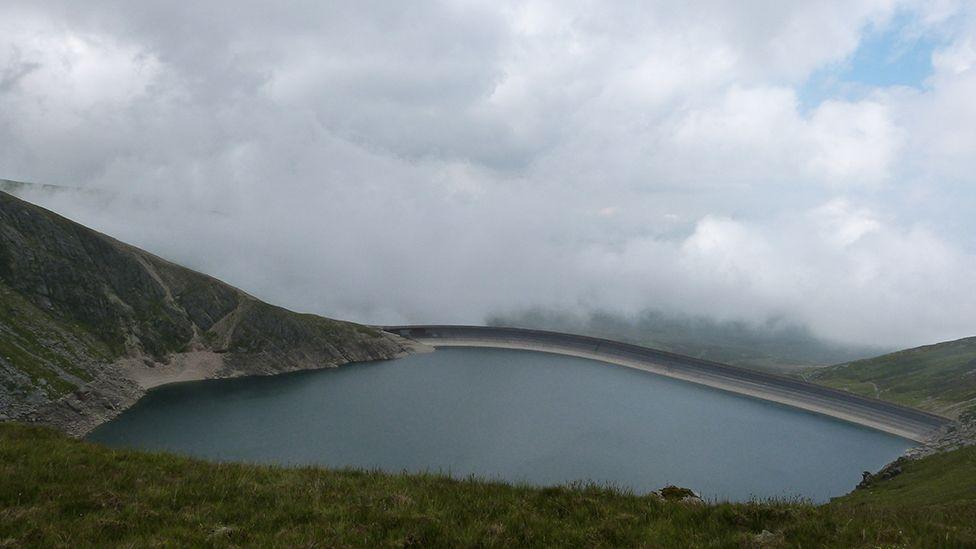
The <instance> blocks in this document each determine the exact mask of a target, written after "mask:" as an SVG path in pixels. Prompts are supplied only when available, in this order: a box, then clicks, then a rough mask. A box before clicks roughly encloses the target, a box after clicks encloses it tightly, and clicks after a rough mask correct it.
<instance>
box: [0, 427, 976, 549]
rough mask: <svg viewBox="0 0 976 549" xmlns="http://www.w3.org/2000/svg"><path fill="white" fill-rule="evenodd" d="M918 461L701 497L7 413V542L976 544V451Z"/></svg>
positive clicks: (2, 517)
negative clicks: (344, 457)
mask: <svg viewBox="0 0 976 549" xmlns="http://www.w3.org/2000/svg"><path fill="white" fill-rule="evenodd" d="M904 469H905V470H904V473H902V475H900V476H898V477H895V479H893V480H890V481H880V482H878V483H877V484H875V485H874V486H873V487H872V488H871V489H869V490H861V491H858V492H857V493H855V494H853V495H851V496H848V497H846V498H842V499H840V500H835V501H834V502H833V503H831V504H828V505H822V506H812V505H807V504H803V503H790V502H768V503H750V504H718V505H701V504H687V503H678V502H667V501H662V500H661V499H660V498H658V497H656V496H636V495H632V494H627V493H623V492H620V491H615V490H610V489H606V488H600V487H592V486H579V487H556V488H530V487H524V486H511V485H506V484H501V483H488V482H481V481H475V480H467V481H455V480H450V479H447V478H444V477H440V476H432V475H389V474H383V473H377V472H361V471H331V470H325V469H318V468H297V469H282V468H275V467H267V466H253V465H242V464H218V463H209V462H204V461H199V460H194V459H188V458H183V457H177V456H172V455H167V454H156V453H145V452H136V451H119V450H112V449H108V448H104V447H100V446H97V445H93V444H89V443H86V442H82V441H78V440H73V439H68V438H66V437H65V436H63V435H61V434H59V433H57V432H55V431H53V430H49V429H44V428H38V427H29V426H24V425H18V424H10V423H6V424H0V546H21V545H30V546H65V547H67V546H71V547H76V546H91V545H95V546H106V545H108V546H117V545H127V546H147V545H194V546H196V545H218V546H227V545H258V546H268V545H278V546H326V547H335V546H370V547H379V546H406V545H421V546H499V547H510V546H642V545H643V546H649V547H658V546H666V547H688V546H695V547H701V546H719V547H722V546H755V545H759V544H760V542H762V543H763V544H764V545H766V546H777V545H791V546H805V547H821V546H835V547H856V546H863V547H878V546H893V545H900V546H920V545H921V546H935V545H971V544H976V448H967V449H964V450H959V451H955V452H951V453H947V454H941V455H938V456H933V457H931V458H927V459H923V460H921V461H918V462H913V463H909V464H907V465H905V468H904ZM947 471H949V472H951V473H947ZM947 475H948V476H947ZM947 485H949V486H951V489H948V490H947ZM764 530H766V531H768V533H766V534H763V531H764Z"/></svg>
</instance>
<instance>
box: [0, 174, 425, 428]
mask: <svg viewBox="0 0 976 549" xmlns="http://www.w3.org/2000/svg"><path fill="white" fill-rule="evenodd" d="M411 349H412V344H411V343H410V342H407V341H406V340H404V339H402V338H399V337H396V336H394V335H392V334H388V333H385V332H382V331H379V330H375V329H373V328H369V327H366V326H361V325H357V324H353V323H349V322H341V321H336V320H331V319H327V318H323V317H320V316H316V315H310V314H299V313H294V312H291V311H288V310H285V309H282V308H280V307H275V306H273V305H269V304H267V303H264V302H262V301H260V300H258V299H256V298H254V297H252V296H250V295H248V294H246V293H245V292H243V291H241V290H238V289H237V288H234V287H232V286H229V285H227V284H224V283H223V282H221V281H219V280H217V279H214V278H212V277H209V276H207V275H204V274H201V273H198V272H195V271H192V270H189V269H186V268H184V267H180V266H179V265H175V264H173V263H170V262H169V261H166V260H163V259H161V258H159V257H156V256H154V255H152V254H150V253H148V252H145V251H143V250H140V249H138V248H135V247H132V246H129V245H127V244H124V243H122V242H119V241H117V240H115V239H113V238H110V237H108V236H106V235H103V234H101V233H98V232H96V231H93V230H91V229H88V228H86V227H83V226H81V225H79V224H77V223H74V222H72V221H70V220H68V219H65V218H63V217H61V216H59V215H57V214H54V213H53V212H50V211H48V210H45V209H43V208H40V207H37V206H34V205H32V204H29V203H27V202H24V201H22V200H19V199H17V198H15V197H13V196H11V195H9V194H7V193H3V192H0V420H4V419H7V420H10V419H12V420H20V421H36V422H42V423H47V424H51V425H54V426H56V427H59V428H61V429H62V430H64V431H66V432H68V433H70V434H72V435H76V436H78V435H83V434H84V433H87V432H88V431H89V430H91V429H92V428H94V427H95V426H97V425H98V424H100V423H102V422H104V421H107V420H109V419H111V418H113V417H115V416H116V415H117V414H118V413H120V412H121V411H122V410H124V409H125V408H127V407H128V406H130V405H132V404H133V403H134V402H135V401H136V400H138V399H139V397H141V396H142V395H143V394H144V392H145V391H146V390H147V389H149V388H152V387H154V386H157V385H161V384H164V383H170V382H174V381H188V380H193V379H207V378H221V377H237V376H243V375H269V374H276V373H282V372H289V371H295V370H304V369H314V368H326V367H334V366H338V365H340V364H345V363H348V362H360V361H367V360H379V359H389V358H393V357H396V356H399V355H401V354H404V353H407V352H410V351H411Z"/></svg>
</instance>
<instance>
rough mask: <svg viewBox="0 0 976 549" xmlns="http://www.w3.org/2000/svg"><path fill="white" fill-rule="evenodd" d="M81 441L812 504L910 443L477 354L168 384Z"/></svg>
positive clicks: (690, 388) (646, 379)
mask: <svg viewBox="0 0 976 549" xmlns="http://www.w3.org/2000/svg"><path fill="white" fill-rule="evenodd" d="M87 438H88V440H91V441H94V442H99V443H102V444H106V445H109V446H115V447H131V448H142V449H150V450H166V451H171V452H175V453H180V454H186V455H191V456H197V457H203V458H208V459H214V460H233V461H243V462H251V463H275V464H282V465H307V464H318V465H323V466H328V467H355V468H367V469H372V468H378V469H382V470H384V471H390V472H400V471H410V472H418V471H429V472H440V473H444V474H449V475H451V476H454V477H459V478H463V477H467V476H470V475H474V476H477V477H480V478H484V479H489V480H504V481H508V482H522V483H528V484H533V485H554V484H566V483H570V482H574V481H587V480H589V481H594V482H597V483H601V484H611V485H614V486H617V487H620V488H625V489H629V490H633V491H634V492H637V493H646V492H648V491H651V490H656V489H658V488H661V487H663V486H666V485H669V484H675V485H679V486H685V487H688V488H692V489H694V490H695V491H697V492H699V493H701V494H702V496H703V497H705V498H706V499H712V500H731V501H743V500H748V499H752V498H767V497H780V498H797V497H799V498H804V499H809V500H812V501H814V502H823V501H826V500H828V499H829V498H830V497H833V496H839V495H842V494H845V493H847V492H849V491H851V490H852V489H853V488H854V486H855V485H856V484H857V483H858V482H859V481H860V478H861V472H862V471H876V470H877V469H878V468H880V467H881V466H883V465H884V464H886V463H888V462H890V461H892V460H893V459H895V458H896V457H898V455H899V454H901V453H902V452H903V451H904V450H905V449H907V448H909V447H910V446H912V442H911V441H908V440H905V439H901V438H898V437H895V436H891V435H888V434H885V433H881V432H877V431H873V430H871V429H867V428H864V427H859V426H856V425H852V424H848V423H845V422H841V421H838V420H834V419H830V418H827V417H823V416H819V415H815V414H811V413H808V412H804V411H800V410H796V409H792V408H789V407H786V406H782V405H778V404H774V403H769V402H764V401H761V400H756V399H751V398H747V397H742V396H738V395H734V394H730V393H726V392H723V391H719V390H716V389H711V388H708V387H703V386H699V385H694V384H691V383H687V382H683V381H678V380H673V379H669V378H665V377H661V376H657V375H653V374H649V373H646V372H642V371H638V370H633V369H630V368H625V367H621V366H615V365H610V364H606V363H602V362H597V361H593V360H588V359H582V358H575V357H568V356H559V355H553V354H547V353H539V352H531V351H516V350H506V349H479V348H447V349H441V350H438V351H436V352H433V353H428V354H417V355H411V356H408V357H405V358H401V359H397V360H390V361H385V362H372V363H361V364H350V365H346V366H343V367H341V368H335V369H326V370H318V371H311V372H298V373H294V374H286V375H279V376H270V377H248V378H239V379H225V380H212V381H200V382H191V383H181V384H174V385H168V386H165V387H160V388H157V389H154V390H152V391H150V392H149V393H148V394H147V395H146V396H145V397H143V399H142V400H140V401H139V402H138V403H136V405H135V406H133V407H132V408H130V409H129V410H127V411H125V412H124V413H123V414H122V415H120V416H119V417H118V418H116V419H115V420H113V421H111V422H109V423H106V424H104V425H102V426H100V427H99V428H98V429H96V430H95V431H93V432H92V433H91V434H90V435H89V436H88V437H87Z"/></svg>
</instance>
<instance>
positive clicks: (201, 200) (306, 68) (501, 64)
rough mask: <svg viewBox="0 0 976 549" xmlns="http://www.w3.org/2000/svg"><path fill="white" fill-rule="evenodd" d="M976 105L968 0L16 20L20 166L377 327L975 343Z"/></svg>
mask: <svg viewBox="0 0 976 549" xmlns="http://www.w3.org/2000/svg"><path fill="white" fill-rule="evenodd" d="M878 44H880V46H878ZM869 45H871V47H868V46H869ZM878 49H880V53H879V52H878V51H875V50H878ZM910 58H911V59H915V58H918V59H921V60H922V62H921V64H920V66H921V67H922V69H920V70H919V71H914V72H913V71H912V70H909V69H910V67H909V66H908V65H909V63H908V60H909V59H910ZM972 97H976V8H974V7H973V5H972V4H971V3H968V2H952V1H948V0H947V1H943V2H897V1H885V0H864V1H845V2H818V3H808V2H796V3H793V2H762V1H756V2H743V3H726V2H696V3H693V5H692V3H688V5H685V3H671V2H633V3H631V2H517V3H508V2H499V1H493V2H478V1H457V2H423V1H419V2H410V3H392V2H363V1H356V2H302V1H294V2H275V3H261V2H253V1H233V2H231V1H227V2H208V3H206V4H205V5H201V3H198V2H174V1H166V2H163V1H145V2H139V3H132V2H123V1H121V0H120V1H93V2H58V1H47V2H26V1H25V2H20V1H17V0H8V1H6V2H4V3H3V4H2V5H0V143H2V147H0V177H3V178H8V179H14V180H21V181H32V182H37V183H45V184H51V185H61V186H67V187H72V188H74V189H76V190H69V191H58V192H52V191H50V190H44V189H40V188H33V189H29V190H26V191H24V193H23V195H24V196H25V197H26V198H28V199H30V200H33V201H35V202H37V203H40V204H42V205H44V206H46V207H49V208H52V209H54V210H56V211H58V212H60V213H63V214H65V215H67V216H69V217H71V218H73V219H76V220H78V221H80V222H82V223H85V224H87V225H89V226H92V227H94V228H97V229H99V230H102V231H104V232H107V233H108V234H111V235H113V236H115V237H117V238H120V239H122V240H125V241H127V242H130V243H133V244H135V245H138V246H141V247H143V248H146V249H148V250H150V251H152V252H154V253H157V254H159V255H161V256H163V257H165V258H168V259H171V260H173V261H176V262H179V263H182V264H184V265H187V266H190V267H192V268H195V269H197V270H201V271H204V272H206V273H208V274H212V275H214V276H217V277H219V278H222V279H224V280H226V281H227V282H230V283H232V284H234V285H237V286H240V287H241V288H243V289H245V290H246V291H248V292H251V293H252V294H254V295H256V296H258V297H261V298H263V299H265V300H268V301H270V302H273V303H277V304H280V305H283V306H286V307H289V308H293V309H297V310H301V311H310V312H316V313H320V314H324V315H328V316H334V317H339V318H346V319H351V320H357V321H362V322H369V323H408V322H409V323H421V322H459V323H462V322H463V323H482V322H484V321H485V320H486V319H487V318H489V317H490V316H492V315H499V314H512V313H517V312H518V311H523V310H530V309H531V310H540V309H542V310H545V309H551V310H558V311H569V312H579V313H585V312H587V311H595V310H599V311H603V312H608V311H609V312H614V313H617V314H620V315H623V316H627V315H631V316H633V315H638V314H640V313H641V312H642V311H646V310H657V311H665V312H673V313H675V314H683V315H696V316H705V317H709V318H714V319H717V320H734V321H744V322H750V323H754V324H756V325H758V326H761V325H763V324H764V323H766V322H767V321H769V319H787V320H788V321H789V322H790V323H793V324H796V325H801V326H804V327H806V328H808V329H809V330H810V331H811V332H812V333H813V334H816V335H817V336H819V337H823V338H827V339H832V340H836V341H840V342H846V343H858V344H870V345H878V346H889V347H905V346H909V345H914V344H921V343H929V342H935V341H939V340H945V339H951V338H956V337H963V336H968V335H974V334H976V236H974V235H976V216H973V213H972V212H973V211H974V207H976V186H974V183H976V181H974V175H973V174H976V154H973V151H976V102H974V101H972Z"/></svg>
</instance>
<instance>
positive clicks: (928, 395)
mask: <svg viewBox="0 0 976 549" xmlns="http://www.w3.org/2000/svg"><path fill="white" fill-rule="evenodd" d="M806 377H807V379H808V380H810V381H813V382H814V383H822V384H824V385H829V386H831V387H836V388H839V389H846V390H848V391H851V392H854V393H858V394H862V395H867V396H872V397H877V398H881V399H884V400H890V401H892V402H897V403H899V404H905V405H908V406H915V407H917V408H922V409H924V410H929V411H933V412H936V413H941V414H945V415H949V416H956V415H958V414H959V413H960V412H962V411H964V410H965V409H967V408H968V407H972V406H976V337H969V338H965V339H959V340H956V341H948V342H945V343H937V344H935V345H926V346H924V347H917V348H915V349H908V350H905V351H899V352H897V353H891V354H887V355H884V356H879V357H877V358H871V359H867V360H858V361H855V362H849V363H846V364H839V365H837V366H831V367H829V368H823V369H820V370H816V371H813V372H811V373H810V374H808V375H807V376H806Z"/></svg>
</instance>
